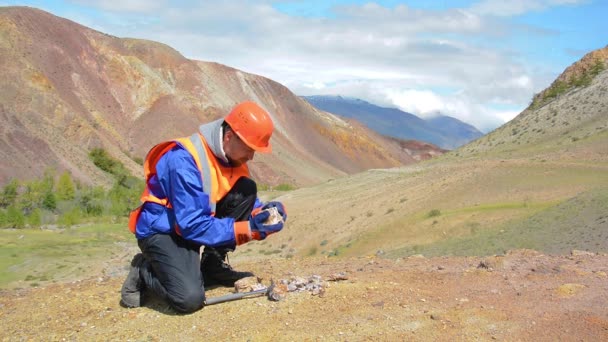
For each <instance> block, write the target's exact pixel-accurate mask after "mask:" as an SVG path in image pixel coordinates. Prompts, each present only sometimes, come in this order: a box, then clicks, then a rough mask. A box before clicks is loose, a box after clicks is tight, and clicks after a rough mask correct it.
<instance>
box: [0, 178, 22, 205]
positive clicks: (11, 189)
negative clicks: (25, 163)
mask: <svg viewBox="0 0 608 342" xmlns="http://www.w3.org/2000/svg"><path fill="white" fill-rule="evenodd" d="M18 189H19V182H18V181H17V180H16V179H12V180H11V181H10V182H9V183H8V184H7V185H6V186H5V187H4V189H3V190H2V197H1V198H0V207H1V208H6V207H8V206H11V205H13V204H15V200H16V199H17V190H18Z"/></svg>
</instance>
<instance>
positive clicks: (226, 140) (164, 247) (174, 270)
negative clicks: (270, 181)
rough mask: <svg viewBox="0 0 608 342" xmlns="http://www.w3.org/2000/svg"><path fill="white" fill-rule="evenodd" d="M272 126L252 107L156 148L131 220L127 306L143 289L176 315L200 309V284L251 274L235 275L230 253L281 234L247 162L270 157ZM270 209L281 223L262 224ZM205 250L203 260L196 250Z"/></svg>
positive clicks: (149, 158)
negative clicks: (134, 249)
mask: <svg viewBox="0 0 608 342" xmlns="http://www.w3.org/2000/svg"><path fill="white" fill-rule="evenodd" d="M273 130H274V125H273V123H272V120H271V118H270V115H268V113H267V112H266V111H265V110H264V109H262V108H261V107H260V106H258V105H257V104H255V103H253V102H243V103H240V104H238V105H236V106H235V107H234V108H233V110H232V111H231V112H230V114H228V116H226V117H225V118H224V119H219V120H216V121H213V122H211V123H208V124H204V125H201V126H200V128H199V131H198V132H196V133H194V134H193V135H192V136H190V137H186V138H180V139H175V140H172V141H167V142H163V143H160V144H158V145H156V146H154V147H153V148H152V149H151V150H150V152H148V155H147V157H146V161H145V163H144V174H145V179H146V188H145V190H144V192H143V194H142V196H141V202H142V205H141V206H140V207H139V208H138V209H136V210H134V211H133V212H132V213H131V215H130V218H129V228H130V229H131V231H132V232H133V233H135V235H136V237H137V243H138V245H139V248H140V249H141V251H142V253H140V254H137V255H136V256H135V257H134V258H133V261H132V262H131V271H130V272H129V275H128V276H127V279H126V280H125V282H124V284H123V286H122V289H121V302H122V304H123V305H124V306H126V307H139V306H140V305H141V304H142V292H143V290H144V289H149V290H151V292H153V293H154V294H155V295H157V296H159V297H161V298H163V299H165V300H166V301H167V302H168V303H169V304H170V305H171V306H172V307H173V308H174V309H175V310H176V311H178V312H182V313H189V312H193V311H196V310H198V309H200V308H202V307H203V305H204V301H205V289H204V288H205V286H207V287H208V286H211V285H223V286H233V285H234V282H235V281H236V280H238V279H241V278H243V277H248V276H252V275H253V274H252V273H250V272H237V271H234V270H233V269H232V268H231V267H230V265H228V264H227V263H226V262H225V258H226V254H227V252H228V251H233V250H234V249H235V248H236V246H237V245H241V244H243V243H246V242H249V241H251V240H263V239H265V238H266V236H267V235H269V234H272V233H276V232H278V231H280V230H281V229H283V222H284V221H285V220H286V219H287V215H286V212H285V208H284V207H283V205H282V204H281V203H280V202H269V203H266V204H265V205H264V204H262V202H261V201H260V200H259V199H258V198H257V186H256V183H255V182H254V181H253V180H251V179H250V178H249V169H248V167H247V162H248V161H249V160H252V159H253V156H254V154H255V152H262V153H269V152H271V146H270V137H271V135H272V132H273ZM271 207H276V208H277V210H278V212H279V214H280V215H281V216H282V222H279V223H275V224H264V222H265V221H266V220H267V219H268V217H269V212H268V211H265V210H264V209H267V208H271ZM202 245H204V246H205V249H204V251H203V254H202V257H201V255H200V247H201V246H202Z"/></svg>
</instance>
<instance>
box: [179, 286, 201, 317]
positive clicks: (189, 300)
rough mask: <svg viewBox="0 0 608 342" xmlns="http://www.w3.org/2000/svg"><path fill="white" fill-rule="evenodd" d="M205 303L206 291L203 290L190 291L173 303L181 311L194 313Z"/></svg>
mask: <svg viewBox="0 0 608 342" xmlns="http://www.w3.org/2000/svg"><path fill="white" fill-rule="evenodd" d="M204 303H205V293H204V292H203V291H200V290H199V291H190V292H188V293H186V294H185V295H184V296H183V297H182V298H180V299H179V300H178V301H175V302H174V303H172V304H173V305H172V306H173V308H174V309H175V310H177V311H178V312H180V313H192V312H194V311H196V310H199V309H201V308H202V307H203V305H204Z"/></svg>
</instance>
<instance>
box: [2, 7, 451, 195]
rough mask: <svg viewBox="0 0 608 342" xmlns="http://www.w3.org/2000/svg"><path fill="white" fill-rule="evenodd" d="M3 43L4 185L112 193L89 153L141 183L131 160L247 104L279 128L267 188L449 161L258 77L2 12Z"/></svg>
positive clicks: (264, 166)
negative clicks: (40, 182)
mask: <svg viewBox="0 0 608 342" xmlns="http://www.w3.org/2000/svg"><path fill="white" fill-rule="evenodd" d="M0 36H1V37H2V39H1V44H0V58H2V60H3V73H4V77H3V78H2V80H0V89H2V92H0V100H1V101H0V103H1V105H0V117H1V119H2V121H3V123H4V124H3V125H2V127H1V128H0V157H1V158H2V159H3V160H4V161H5V163H3V164H2V166H1V167H0V184H5V183H7V182H8V180H9V179H10V178H13V177H14V178H17V179H21V180H26V179H31V178H34V177H40V176H41V175H42V173H43V172H44V170H45V169H47V168H48V167H53V168H55V169H57V170H59V171H60V172H62V171H63V170H68V171H70V172H71V173H72V174H73V175H74V177H75V178H76V179H79V180H80V181H83V182H85V183H89V184H97V185H99V184H101V185H104V184H108V183H110V182H111V181H112V180H111V178H110V176H109V175H108V174H106V173H104V172H103V171H101V170H100V169H98V168H97V167H95V165H94V164H93V163H92V162H91V160H90V159H89V158H88V153H89V151H91V150H92V149H93V148H103V149H105V150H107V151H108V153H109V154H110V155H111V156H112V157H113V158H115V159H117V160H120V161H121V162H122V163H123V164H124V165H125V166H126V168H127V170H129V171H130V172H131V173H132V174H133V175H136V176H138V177H139V176H141V174H142V171H141V169H142V168H141V166H140V165H138V164H137V163H136V162H135V161H134V160H137V159H142V158H143V157H145V154H146V153H147V151H148V150H149V149H150V148H151V147H152V146H154V145H155V144H156V143H158V142H160V141H163V140H166V139H171V138H177V137H181V136H188V135H190V134H192V132H194V131H195V130H196V129H197V127H198V126H199V125H200V124H201V123H205V122H209V121H212V120H214V119H217V118H220V117H222V116H224V115H226V114H227V113H228V112H229V110H230V109H231V108H232V107H233V106H234V105H235V104H236V103H238V102H241V101H245V100H253V101H256V102H258V103H259V104H260V105H262V106H263V107H264V108H266V109H267V110H268V111H269V113H270V114H271V116H272V118H273V121H274V122H275V125H276V127H277V129H276V132H275V134H274V136H273V139H272V143H273V145H274V150H275V153H273V154H272V155H266V156H258V158H256V160H255V161H254V162H253V163H252V165H251V170H252V174H253V176H254V177H255V178H256V179H258V181H259V182H261V183H263V184H268V185H277V184H281V183H287V184H291V185H295V186H301V185H310V184H315V183H319V182H321V181H324V180H327V179H330V178H335V177H339V176H343V175H346V174H350V173H354V172H359V171H362V170H365V169H369V168H376V167H378V168H384V167H393V166H397V165H403V164H408V163H413V162H415V161H416V159H415V158H414V157H413V155H418V154H424V153H427V152H428V153H435V151H436V152H437V153H441V152H440V151H439V150H438V149H437V148H436V147H434V146H422V150H412V149H410V147H404V146H402V145H399V144H398V143H395V142H393V141H389V140H387V139H386V138H384V137H381V136H377V135H375V134H373V133H372V132H371V131H369V130H368V129H367V128H365V127H363V126H361V125H358V124H357V123H351V122H347V121H345V120H343V119H341V118H338V117H336V116H334V115H331V114H328V113H324V112H320V111H318V110H315V109H314V108H313V107H311V106H310V105H309V104H308V103H307V102H305V101H304V100H302V99H300V98H299V97H297V96H295V95H294V94H293V93H291V91H289V90H288V89H287V88H286V87H284V86H282V85H280V84H278V83H276V82H274V81H272V80H269V79H267V78H264V77H262V76H257V75H252V74H249V73H246V72H243V71H240V70H236V69H232V68H229V67H226V66H223V65H221V64H217V63H208V62H200V61H193V60H189V59H187V58H185V57H184V56H182V55H181V54H180V53H179V52H177V51H175V50H174V49H172V48H171V47H169V46H166V45H164V44H160V43H156V42H152V41H144V40H137V39H121V38H118V37H113V36H109V35H107V34H104V33H101V32H98V31H94V30H91V29H89V28H87V27H84V26H82V25H79V24H77V23H74V22H72V21H69V20H66V19H63V18H59V17H56V16H53V15H51V14H49V13H46V12H43V11H40V10H37V9H34V8H27V7H3V8H0Z"/></svg>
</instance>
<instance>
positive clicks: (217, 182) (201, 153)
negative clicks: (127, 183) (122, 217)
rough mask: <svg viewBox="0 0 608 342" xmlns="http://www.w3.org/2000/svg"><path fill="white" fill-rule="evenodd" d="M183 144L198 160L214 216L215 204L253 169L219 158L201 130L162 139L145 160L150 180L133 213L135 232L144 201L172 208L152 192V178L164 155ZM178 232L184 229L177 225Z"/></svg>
mask: <svg viewBox="0 0 608 342" xmlns="http://www.w3.org/2000/svg"><path fill="white" fill-rule="evenodd" d="M178 143H179V144H181V146H183V147H184V148H185V149H186V150H187V151H188V152H189V153H190V155H192V158H193V159H194V161H195V163H196V167H197V168H198V171H199V172H200V174H201V181H202V184H203V191H204V192H205V194H207V196H208V197H209V205H210V206H211V215H215V206H216V204H217V202H218V201H219V200H221V199H222V198H223V197H224V196H226V194H227V193H228V192H229V191H230V189H232V187H233V186H234V184H235V183H236V181H237V180H238V179H239V178H240V177H242V176H244V177H249V168H248V167H247V164H242V165H241V166H237V167H230V166H224V165H222V164H221V163H220V162H219V160H218V159H217V158H216V157H215V155H214V154H213V152H211V149H210V148H209V146H208V145H207V142H206V141H205V139H203V137H202V135H201V134H199V133H198V132H197V133H194V134H192V135H191V136H190V137H185V138H179V139H175V140H170V141H165V142H162V143H160V144H158V145H156V146H154V147H152V149H151V150H150V152H148V155H147V156H146V161H145V162H144V177H145V179H146V188H145V189H144V192H143V193H142V195H141V197H140V202H141V205H140V206H139V207H137V209H135V210H133V211H131V213H130V214H129V230H130V231H131V232H132V233H135V228H136V225H137V220H138V219H139V215H140V213H141V210H142V208H143V205H144V203H146V202H152V203H157V204H160V205H163V206H165V207H167V208H171V203H169V201H168V200H167V198H158V197H156V196H154V195H152V194H151V193H150V189H149V187H148V181H149V180H150V178H151V177H153V176H154V175H156V164H157V163H158V161H159V160H160V158H161V157H162V156H163V155H164V154H165V153H167V152H168V151H170V150H171V149H172V148H173V147H175V145H177V144H178ZM175 230H176V232H177V233H178V234H180V235H181V233H180V228H179V227H177V225H176V227H175Z"/></svg>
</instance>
